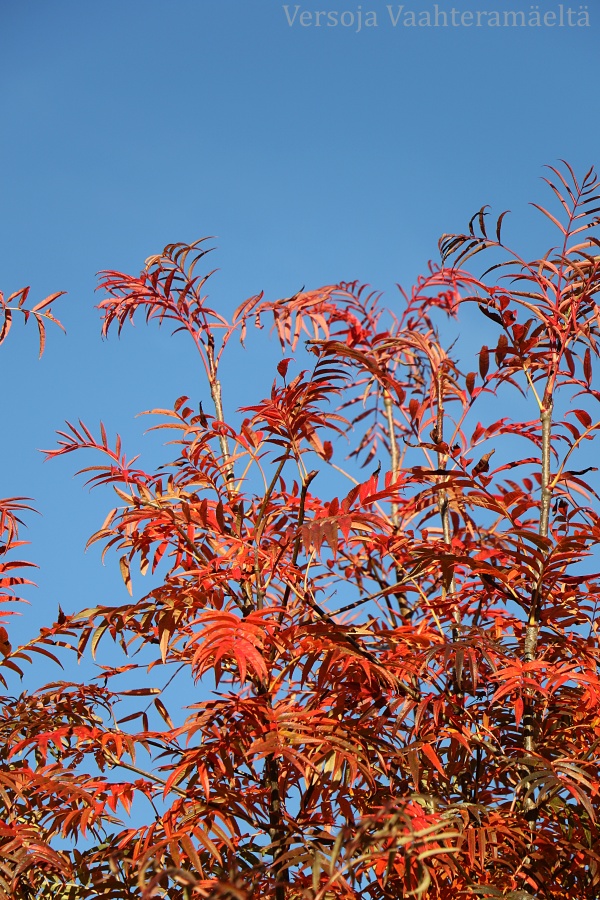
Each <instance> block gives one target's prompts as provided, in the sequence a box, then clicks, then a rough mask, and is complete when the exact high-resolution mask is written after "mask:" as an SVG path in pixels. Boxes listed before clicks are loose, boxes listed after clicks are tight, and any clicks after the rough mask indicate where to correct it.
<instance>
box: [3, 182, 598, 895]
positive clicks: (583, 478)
mask: <svg viewBox="0 0 600 900" xmlns="http://www.w3.org/2000/svg"><path fill="white" fill-rule="evenodd" d="M547 184H548V186H549V188H550V191H551V193H552V194H553V195H554V196H553V206H552V208H551V209H552V211H551V209H550V208H549V209H545V208H543V207H541V206H540V207H538V209H539V210H540V212H541V214H542V215H544V216H545V217H546V219H548V220H550V223H551V224H552V227H553V228H554V230H555V233H556V236H557V237H556V245H555V246H553V247H552V248H551V249H550V250H549V251H548V252H547V253H545V255H543V256H541V257H540V258H539V259H534V260H528V259H524V258H521V256H520V255H519V254H518V253H516V252H514V251H513V250H511V249H510V248H509V247H508V246H507V245H506V244H505V242H504V239H503V234H502V228H503V226H504V227H506V225H505V220H504V216H505V214H502V215H501V216H500V217H499V218H498V219H497V220H495V219H494V220H492V218H491V216H490V214H489V213H488V211H487V210H486V209H485V208H483V209H482V210H481V211H480V212H479V213H478V214H476V215H475V216H474V217H473V220H472V221H471V223H470V225H469V228H468V231H467V232H466V233H465V234H460V235H445V236H444V237H443V238H442V240H441V242H440V249H441V265H432V266H431V267H430V271H429V273H428V274H427V275H426V276H424V277H422V278H420V279H419V280H418V283H417V284H416V286H415V287H414V288H413V289H412V292H411V293H410V294H403V293H400V294H399V295H397V296H396V297H394V298H392V299H391V300H389V301H388V303H389V304H390V306H389V308H388V307H387V306H385V305H384V304H383V301H382V298H381V296H380V295H379V294H378V293H376V292H373V291H372V290H370V289H369V288H368V287H366V286H363V285H359V284H357V283H355V282H352V283H342V284H338V285H333V286H327V287H323V288H320V289H318V290H314V291H302V292H301V293H299V294H295V295H294V296H291V297H288V298H285V299H280V300H277V301H275V302H272V301H269V300H266V299H265V298H264V297H263V296H262V295H261V296H256V297H252V298H251V299H250V300H248V301H246V302H245V303H243V304H242V305H241V306H240V307H239V308H238V309H237V310H236V312H235V313H234V315H233V317H232V318H231V319H227V318H225V317H224V316H223V315H222V314H221V313H220V312H218V311H217V310H216V309H214V308H212V307H211V305H210V302H209V300H208V298H207V296H206V282H207V279H208V277H209V274H207V270H206V267H205V262H206V254H207V251H208V246H207V244H206V243H205V242H202V241H198V242H196V243H194V244H191V245H185V244H172V245H169V246H168V247H166V248H165V249H164V251H163V252H162V253H161V254H159V255H157V256H152V257H150V258H149V259H148V260H147V261H146V265H145V268H144V269H143V271H142V272H141V274H140V275H139V276H136V277H134V276H129V275H126V274H123V273H120V272H114V271H108V272H104V273H103V275H102V277H101V282H100V288H101V291H102V298H103V299H102V300H101V302H100V305H99V309H100V311H101V314H102V321H103V326H102V328H103V334H105V335H107V334H109V333H111V332H112V331H114V330H117V331H120V330H121V329H122V328H123V327H124V326H125V325H126V324H127V322H128V321H129V320H137V319H138V318H141V317H145V319H146V320H147V321H150V320H155V321H157V322H158V324H161V325H170V326H172V329H173V330H174V331H176V332H184V333H185V337H186V338H187V339H188V347H190V349H191V350H192V351H195V354H196V355H195V357H194V356H193V355H192V356H191V360H193V359H194V358H195V359H196V360H197V361H198V363H199V367H200V369H201V371H203V372H204V377H205V384H206V389H207V390H205V392H204V405H203V404H202V403H201V402H200V403H199V400H200V397H201V396H202V394H200V395H199V396H198V395H195V396H193V397H189V396H187V394H184V392H185V391H186V390H187V393H188V394H192V393H193V391H195V389H196V385H197V382H198V380H199V379H198V377H197V375H196V373H195V372H194V374H193V375H191V377H190V382H189V385H183V386H182V394H184V395H183V396H181V397H179V399H178V400H176V402H175V404H174V406H173V408H172V409H168V410H165V409H160V410H154V411H153V413H154V414H155V416H156V417H157V418H155V419H153V420H152V421H153V422H154V423H155V424H154V425H153V427H156V428H164V429H167V430H166V431H165V435H166V438H167V440H168V441H169V442H170V443H169V444H168V449H167V451H166V461H165V464H164V465H163V466H161V467H160V469H159V470H158V471H157V472H146V471H143V470H142V469H139V468H136V463H135V459H130V458H129V457H128V456H127V455H126V454H125V451H124V450H123V448H122V447H121V442H120V440H119V439H118V438H116V439H115V440H113V439H112V438H111V437H109V436H108V435H107V434H106V432H105V429H104V427H103V426H100V427H99V429H96V428H90V427H88V426H87V425H84V424H83V423H81V422H80V423H78V424H77V425H67V426H66V427H65V428H64V429H63V430H62V431H61V432H60V434H59V442H58V446H57V447H55V448H53V449H51V450H49V451H48V456H49V457H56V456H59V455H61V454H69V453H72V452H73V453H75V452H76V454H77V457H78V458H80V457H81V455H82V454H81V451H83V450H86V451H92V454H91V455H90V462H89V466H88V465H87V461H86V463H85V465H86V468H85V469H83V470H82V471H84V472H86V473H87V478H88V482H89V483H91V484H92V485H97V486H104V487H105V488H108V495H109V496H112V497H113V503H114V508H112V509H110V511H108V514H107V517H106V520H105V521H104V523H103V524H102V525H101V527H100V529H99V530H98V531H97V532H96V534H94V535H93V536H92V537H91V539H90V543H96V542H99V543H100V544H101V545H102V547H103V548H104V550H108V551H110V555H112V556H114V558H115V559H116V560H117V561H118V564H119V565H120V569H121V573H122V576H123V580H124V583H125V587H126V588H127V589H128V591H129V595H130V596H129V597H127V596H126V595H125V592H124V600H123V602H122V603H121V605H119V606H114V605H106V606H100V607H97V608H94V609H85V610H82V611H81V612H79V613H77V614H76V615H65V614H64V613H61V614H60V617H59V620H58V621H57V622H55V623H54V624H52V625H50V624H49V625H48V627H46V628H44V629H42V631H41V633H40V635H39V637H38V638H37V639H36V640H34V641H32V642H31V644H29V645H27V646H26V647H21V648H16V649H13V648H12V647H11V645H10V642H9V635H8V633H7V631H6V629H2V632H1V634H0V652H1V653H2V662H1V667H0V674H1V673H4V683H5V685H6V690H7V692H8V691H9V682H10V684H11V685H12V687H11V689H13V688H14V685H15V684H17V675H18V672H19V670H20V669H21V668H23V666H24V664H25V662H26V661H27V660H29V661H35V658H36V657H35V654H36V653H43V654H50V655H55V654H57V653H64V652H65V648H69V647H70V648H72V651H73V653H74V654H75V655H79V656H81V655H83V654H86V655H89V654H91V655H92V656H93V657H94V658H95V659H96V660H97V662H98V665H99V666H100V668H99V673H100V674H99V677H98V678H97V679H95V680H94V681H93V682H92V683H90V684H78V683H66V682H64V681H57V682H56V683H55V684H52V685H47V686H46V687H44V688H42V689H40V690H39V691H37V692H35V693H23V694H21V695H20V696H18V697H13V696H8V695H7V696H5V697H4V698H3V701H2V719H1V720H0V728H1V729H2V732H1V734H2V739H1V743H0V755H1V758H0V804H1V806H2V815H1V821H0V843H1V847H2V853H1V855H2V858H1V859H0V896H1V897H3V898H9V897H11V898H13V897H16V898H34V897H35V898H38V897H59V898H64V900H83V898H86V900H87V898H95V897H98V898H107V900H108V898H115V900H116V898H119V900H120V898H139V900H146V898H150V897H168V898H172V900H184V898H192V897H193V898H196V897H198V898H201V897H203V898H224V900H225V898H227V900H251V898H262V897H272V898H274V900H300V898H303V900H334V898H335V900H351V898H352V900H355V898H366V900H384V898H400V897H413V896H415V897H418V896H421V897H424V898H428V900H460V898H466V897H470V896H481V897H490V898H493V897H506V898H513V900H527V898H536V900H537V898H540V900H541V898H547V900H559V898H560V900H563V898H567V897H569V898H571V897H572V898H582V900H584V898H585V900H593V898H598V897H600V856H599V854H600V849H599V848H600V844H599V842H598V816H599V814H600V797H599V787H600V771H599V768H600V765H599V764H600V755H599V750H598V748H599V747H600V676H599V668H598V667H599V664H600V644H599V637H598V629H597V624H596V608H597V603H598V600H597V598H598V594H599V591H600V574H599V573H598V572H596V571H595V566H596V559H597V554H596V545H597V544H598V542H599V541H600V497H599V495H598V492H597V488H598V482H597V476H596V474H595V473H596V466H595V465H594V463H595V455H594V454H593V453H591V452H590V451H591V450H592V447H593V445H592V442H593V441H594V439H595V437H596V433H597V431H598V429H599V428H600V421H599V420H598V418H597V412H596V411H597V409H598V401H599V400H600V391H598V390H596V389H595V388H594V386H593V373H594V368H595V367H597V360H598V355H599V344H598V341H599V339H600V313H599V310H598V307H597V306H596V303H595V299H594V298H595V296H596V295H597V293H598V291H599V290H600V250H599V248H600V239H599V237H598V224H599V222H600V219H599V213H600V195H599V192H598V184H597V181H596V177H595V175H594V173H593V171H590V172H589V173H588V174H587V175H585V177H584V178H583V180H581V181H578V180H577V178H576V177H575V175H574V173H573V172H572V171H571V170H570V168H569V167H568V166H561V167H560V168H556V169H551V170H550V171H549V177H548V179H547ZM480 261H484V263H483V265H480ZM486 266H487V268H486ZM483 268H486V271H485V272H483V274H481V271H480V270H481V269H483ZM475 270H477V271H475ZM477 272H479V274H477ZM26 299H27V297H26V293H25V292H22V293H20V294H18V295H15V296H13V297H10V298H8V300H7V301H4V300H3V301H2V302H3V309H4V328H3V330H2V334H1V338H0V339H2V340H3V339H4V338H5V337H6V334H7V332H8V328H9V326H10V321H11V319H10V316H11V312H10V308H11V304H12V306H13V307H14V306H16V307H17V308H20V309H21V312H24V314H25V315H26V317H27V316H28V315H32V316H34V317H35V318H36V320H37V321H38V324H40V326H41V331H40V334H41V336H42V337H43V334H44V329H43V325H44V322H45V321H46V318H51V312H49V307H50V303H51V302H52V301H54V300H55V299H56V296H53V297H51V298H48V299H47V300H46V301H43V302H42V303H41V304H38V306H37V307H33V308H32V309H31V311H30V313H28V312H27V311H26V310H25V306H24V304H25V302H26ZM44 317H46V318H44ZM475 318H477V333H478V334H480V335H481V336H482V339H483V340H485V344H484V345H482V346H477V347H475V348H474V347H473V342H472V340H469V342H467V346H466V348H465V347H463V344H464V343H465V342H464V341H463V342H461V341H459V342H458V343H457V344H456V346H455V348H454V349H452V348H451V347H448V346H446V345H445V341H444V338H443V331H444V328H445V327H446V323H447V321H448V319H450V320H457V321H458V323H459V326H460V323H461V322H465V323H467V326H469V327H471V329H473V322H474V320H475ZM469 323H470V324H469ZM263 324H264V325H267V326H273V328H274V331H275V333H276V335H277V337H278V338H279V341H280V342H281V347H282V351H283V358H282V360H281V362H280V363H279V364H278V366H277V372H276V373H275V372H274V373H273V375H272V378H274V380H273V386H272V388H271V390H270V393H268V395H267V396H266V397H265V398H264V399H261V400H258V401H257V402H256V403H255V404H253V405H252V406H249V407H247V408H245V409H243V410H241V411H239V413H238V411H237V410H236V409H235V408H234V404H232V401H231V398H230V397H228V396H227V395H226V392H225V391H224V390H223V391H222V387H221V377H222V369H223V366H225V365H226V351H227V348H228V345H229V344H230V342H231V341H232V340H233V339H234V338H236V339H237V338H241V339H242V340H243V341H245V342H246V343H248V342H249V341H250V337H251V332H252V329H253V328H254V326H259V327H261V326H262V325H263ZM453 328H454V330H456V325H453ZM473 333H474V331H473V330H472V331H471V334H473ZM165 338H167V335H166V334H165ZM174 339H176V340H178V339H180V336H179V335H177V337H176V338H174ZM190 339H191V341H190ZM447 343H448V344H449V343H450V341H448V342H447ZM461 348H462V349H461ZM459 349H460V354H459ZM247 352H248V354H249V357H248V358H249V359H251V356H250V351H249V350H248V351H247ZM455 354H456V356H455ZM459 356H460V358H458V357H459ZM208 397H210V401H211V402H210V405H209V403H208V402H207V398H208ZM92 457H93V458H92ZM24 503H25V501H23V500H22V499H19V498H12V499H9V500H4V501H2V503H1V519H0V528H1V529H2V541H3V544H4V548H3V553H2V557H1V559H2V563H1V565H0V568H1V570H2V571H1V572H0V576H1V578H2V590H3V591H4V595H3V597H2V599H3V600H9V599H11V597H12V596H13V594H14V592H15V591H16V592H17V593H18V591H19V588H20V586H21V585H22V584H23V582H24V578H23V577H22V576H21V575H19V574H14V573H15V572H19V571H21V569H20V568H19V566H23V565H26V564H24V563H20V564H18V563H16V562H15V561H12V551H13V550H14V549H16V548H17V547H18V546H19V544H20V543H21V541H20V540H19V536H18V527H19V519H18V516H19V514H20V513H21V510H22V507H23V504H24ZM111 505H112V504H111ZM140 571H141V573H142V575H144V574H146V573H148V575H149V577H153V578H154V581H153V584H154V585H155V586H154V587H152V588H151V589H150V590H149V591H148V592H147V593H145V594H143V593H142V595H141V596H138V592H137V591H134V590H133V586H132V573H139V572H140ZM152 573H154V575H153V576H152ZM133 580H134V581H135V584H136V585H139V584H140V583H143V582H141V580H140V578H139V576H138V575H137V574H136V575H134V579H133ZM68 652H71V651H68ZM115 660H118V661H117V663H115ZM134 670H135V671H138V672H139V671H142V672H144V673H145V682H144V683H145V684H146V687H142V688H139V687H138V688H127V687H124V685H126V683H127V673H131V672H133V671H134ZM173 687H176V688H177V691H176V693H175V695H174V694H173ZM169 690H170V691H171V693H170V694H169V693H168V692H169ZM167 694H168V696H167ZM173 696H176V697H178V698H180V700H181V703H180V704H179V706H178V707H177V708H173V703H172V699H173ZM168 697H171V701H169V700H168Z"/></svg>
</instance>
